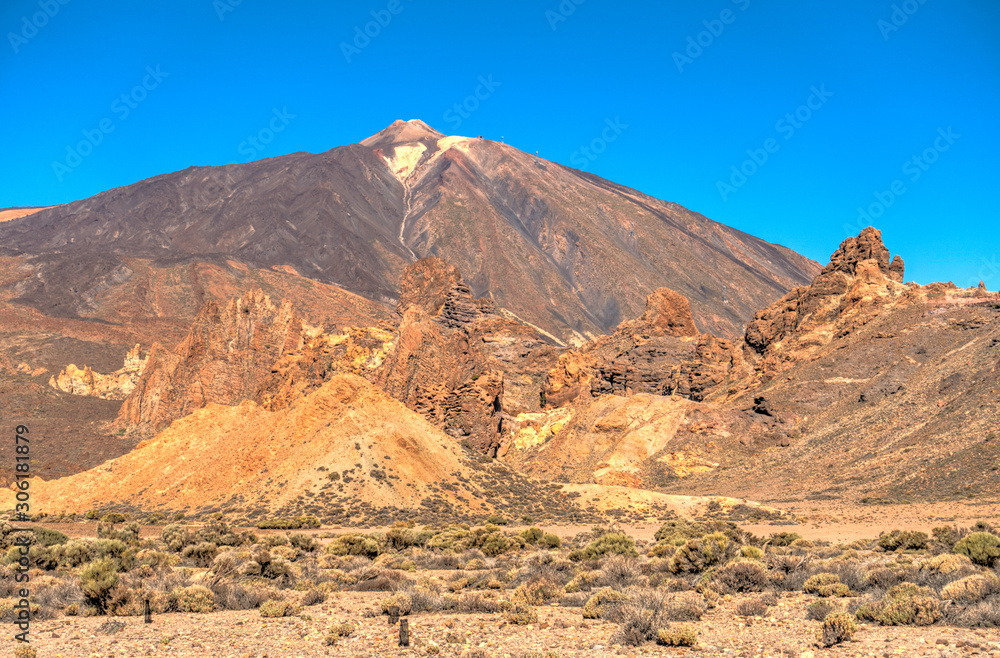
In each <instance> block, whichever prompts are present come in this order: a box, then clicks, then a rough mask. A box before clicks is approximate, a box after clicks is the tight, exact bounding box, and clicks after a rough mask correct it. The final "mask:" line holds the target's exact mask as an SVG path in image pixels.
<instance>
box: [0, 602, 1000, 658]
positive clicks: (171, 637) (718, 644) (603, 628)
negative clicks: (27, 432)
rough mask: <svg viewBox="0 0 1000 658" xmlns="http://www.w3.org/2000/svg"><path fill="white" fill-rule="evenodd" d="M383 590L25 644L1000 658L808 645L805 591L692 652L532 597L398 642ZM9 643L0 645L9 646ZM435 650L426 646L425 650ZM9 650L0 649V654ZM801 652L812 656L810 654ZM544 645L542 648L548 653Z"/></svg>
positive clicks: (58, 627) (724, 626)
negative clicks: (509, 618) (340, 630)
mask: <svg viewBox="0 0 1000 658" xmlns="http://www.w3.org/2000/svg"><path fill="white" fill-rule="evenodd" d="M385 596H387V594H385V593H362V592H346V593H342V594H339V595H334V597H332V598H331V599H330V600H328V601H327V602H326V603H324V604H321V605H318V606H312V607H309V608H305V609H304V612H303V615H302V616H300V617H289V618H283V619H264V618H262V617H261V616H260V614H259V613H258V612H257V611H256V610H251V611H243V612H217V613H211V614H201V615H197V614H164V615H156V616H155V617H154V619H153V623H152V624H144V623H143V621H142V618H141V617H123V618H118V619H117V621H121V622H124V624H125V625H124V627H123V628H122V629H121V630H118V631H116V632H112V633H110V634H108V633H107V632H106V631H102V630H101V626H102V625H103V624H105V623H106V622H107V621H108V619H107V618H105V617H91V618H76V617H64V618H61V619H57V620H52V621H44V622H36V623H35V624H34V625H33V626H32V645H33V646H34V647H35V648H36V649H37V650H38V655H39V657H40V658H48V657H50V656H61V657H63V658H98V657H99V658H112V657H115V658H138V657H140V656H218V657H223V656H239V657H253V658H263V657H265V656H266V657H268V658H279V657H280V658H290V657H292V656H345V657H355V656H357V657H362V656H365V657H367V656H376V657H383V656H427V655H440V656H450V657H458V656H461V655H462V654H463V653H464V652H466V651H469V650H470V649H475V648H481V649H483V650H485V651H486V652H488V653H487V654H486V655H488V656H492V657H494V658H501V657H508V658H515V657H528V656H531V657H533V658H534V657H538V658H542V657H544V656H545V655H546V652H547V651H552V652H555V655H556V656H559V658H567V657H574V658H577V657H579V658H583V657H586V656H636V657H637V656H682V655H693V656H796V657H797V658H801V657H808V656H810V655H813V656H925V655H926V656H992V657H1000V631H998V630H997V629H989V630H984V629H953V628H946V627H940V626H933V627H924V628H915V627H880V626H870V625H866V624H862V625H861V626H860V629H859V631H858V633H857V635H856V636H855V639H854V640H853V641H851V642H848V643H846V644H843V645H840V646H837V647H835V648H832V649H820V648H819V647H818V646H816V635H817V631H818V629H819V627H820V624H819V622H816V621H810V620H807V619H806V618H805V610H806V606H807V605H808V603H809V602H810V601H812V600H813V597H811V596H808V595H805V594H802V593H801V592H799V593H793V594H789V595H786V596H783V597H782V598H781V599H780V600H779V601H778V605H776V606H774V607H773V608H771V610H770V612H769V616H768V617H766V618H749V619H748V618H743V617H738V616H736V615H735V614H734V608H735V605H736V602H735V601H734V600H727V601H725V602H724V603H723V604H722V605H721V606H720V607H718V608H716V609H714V610H710V611H709V612H708V613H707V614H706V615H705V617H704V618H703V619H702V620H701V621H700V622H693V623H692V625H693V626H694V627H695V628H696V629H697V631H698V635H699V646H698V648H697V649H696V650H694V651H692V650H690V649H675V648H667V647H660V646H657V645H655V644H652V643H649V644H646V645H644V646H642V647H621V646H617V645H613V644H611V636H612V634H613V633H614V631H615V628H616V627H615V625H614V624H611V623H608V622H604V621H601V620H585V619H583V617H582V614H581V611H580V609H579V608H560V607H553V606H539V607H538V608H536V610H537V612H538V623H537V624H532V625H528V626H512V625H509V624H506V623H505V622H504V621H503V619H502V617H500V616H499V615H488V614H440V613H438V614H420V615H412V616H411V617H410V618H409V619H408V622H409V625H410V632H411V646H410V647H409V648H400V647H399V646H398V628H397V627H396V626H392V625H390V624H389V623H388V620H387V618H386V617H382V616H365V615H366V614H368V615H372V614H374V613H375V611H376V610H377V609H378V604H379V601H380V600H381V599H382V598H383V597H385ZM346 621H349V622H352V623H354V624H355V626H356V630H355V631H354V633H353V634H352V635H351V636H349V637H347V638H343V639H341V640H340V641H339V642H338V643H337V645H336V646H332V647H330V646H326V645H325V643H324V639H325V637H326V635H327V631H328V629H329V628H330V626H331V625H332V624H337V623H341V622H346ZM13 646H14V642H13V640H11V639H10V638H9V636H8V637H6V638H4V640H3V641H2V642H0V651H3V652H4V653H3V655H12V654H13V651H12V649H11V647H13ZM432 647H434V648H432ZM8 651H9V652H10V653H7V652H8ZM810 652H811V654H810ZM551 655H552V654H550V656H551Z"/></svg>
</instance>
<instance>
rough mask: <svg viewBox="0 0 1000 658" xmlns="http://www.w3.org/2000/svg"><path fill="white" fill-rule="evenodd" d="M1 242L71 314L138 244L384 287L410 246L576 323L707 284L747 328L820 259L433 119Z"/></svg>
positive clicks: (700, 315) (613, 321)
mask: <svg viewBox="0 0 1000 658" xmlns="http://www.w3.org/2000/svg"><path fill="white" fill-rule="evenodd" d="M0 251H2V253H6V254H8V255H21V254H24V255H28V256H32V257H33V260H32V263H33V265H34V266H35V267H36V268H37V269H36V272H35V275H34V276H33V277H31V279H30V280H27V281H24V282H22V284H20V287H19V289H18V291H17V293H18V296H17V299H18V300H19V301H21V302H22V303H25V304H28V305H30V306H33V307H35V308H37V309H39V310H40V311H42V312H43V313H45V314H46V315H50V316H58V317H76V316H80V315H86V314H87V311H88V309H92V308H93V307H94V299H95V298H97V297H98V296H99V295H101V294H106V291H108V290H109V289H114V288H116V287H118V286H121V285H124V284H125V282H126V281H127V280H128V279H129V278H130V277H131V276H132V272H131V269H130V268H129V267H128V266H127V264H126V262H125V258H126V257H128V258H139V259H147V260H150V261H152V263H153V264H154V265H157V266H159V265H163V264H180V263H187V262H207V263H215V264H218V265H224V262H225V261H226V260H232V261H236V262H239V263H243V264H246V265H249V266H251V267H256V268H274V267H280V268H283V269H285V270H286V271H287V269H288V268H294V270H295V272H296V273H298V274H299V275H301V276H304V277H308V278H311V279H315V280H318V281H322V282H327V283H335V284H337V285H340V286H342V287H343V288H345V289H346V290H348V291H351V292H354V293H357V294H360V295H362V296H364V297H367V298H368V299H371V300H374V301H377V302H382V303H385V302H391V301H393V300H394V299H395V298H396V296H397V295H398V273H399V272H400V271H402V269H403V266H404V265H405V264H406V263H408V262H413V261H415V260H416V259H417V258H418V257H423V256H428V255H435V256H440V257H442V258H444V259H446V260H448V261H449V262H451V263H453V264H455V265H456V266H458V267H459V268H460V269H461V271H462V272H464V273H465V275H466V278H467V280H468V281H469V283H470V286H471V287H472V290H473V292H474V293H475V294H476V295H486V294H489V295H492V296H493V298H494V299H495V301H496V302H497V303H498V304H499V305H501V306H503V307H505V308H507V309H509V310H511V311H513V312H514V313H516V314H517V315H518V316H520V317H521V318H523V319H524V320H526V321H528V322H531V323H533V324H535V325H537V326H539V327H541V328H542V329H544V330H546V331H548V332H551V333H553V334H555V335H556V336H558V337H560V338H561V339H563V340H572V339H577V340H579V339H580V338H582V337H584V336H588V335H594V334H598V333H604V332H607V331H609V330H611V329H613V328H614V327H615V326H617V324H618V323H619V321H620V320H621V319H622V318H625V317H632V316H635V315H637V314H638V313H639V312H641V310H642V307H643V303H644V300H645V297H646V295H647V294H648V293H649V292H651V291H652V290H653V289H655V288H658V287H661V286H667V287H670V288H672V289H674V290H677V291H678V292H680V293H682V294H684V295H685V296H687V297H688V298H689V299H690V300H691V303H692V308H693V311H694V315H695V318H696V320H697V321H698V322H699V325H700V326H701V328H702V329H703V330H707V331H714V332H716V333H721V334H725V335H730V336H735V335H739V334H740V333H741V332H742V325H743V324H744V323H745V322H746V321H747V320H749V319H750V318H751V317H752V315H753V313H754V311H756V309H758V308H761V307H763V306H766V305H767V304H769V303H771V302H773V301H774V300H776V299H778V298H779V297H781V296H782V295H783V294H784V293H785V292H787V291H788V290H790V289H791V288H793V287H795V286H797V285H801V284H803V283H806V282H808V281H810V280H811V279H812V277H813V276H814V275H815V274H816V273H817V272H818V270H819V267H818V265H817V264H816V263H814V262H813V261H810V260H808V259H806V258H804V257H802V256H800V255H798V254H796V253H794V252H792V251H790V250H788V249H785V248H783V247H778V246H775V245H771V244H768V243H765V242H763V241H761V240H758V239H756V238H753V237H751V236H749V235H746V234H743V233H741V232H739V231H736V230H733V229H731V228H728V227H725V226H723V225H721V224H718V223H716V222H713V221H711V220H709V219H706V218H705V217H703V216H701V215H698V214H696V213H692V212H690V211H688V210H686V209H684V208H682V207H680V206H677V205H675V204H671V203H666V202H663V201H659V200H657V199H653V198H651V197H648V196H645V195H643V194H640V193H639V192H636V191H635V190H631V189H628V188H625V187H622V186H619V185H616V184H614V183H610V182H608V181H605V180H602V179H600V178H598V177H596V176H593V175H590V174H586V173H583V172H579V171H575V170H571V169H568V168H566V167H563V166H560V165H557V164H554V163H551V162H546V161H544V160H540V159H538V158H536V157H534V156H529V155H527V154H525V153H522V152H520V151H518V150H517V149H514V148H512V147H510V146H505V145H502V144H497V143H495V142H491V141H488V140H477V139H467V138H455V137H445V136H444V135H442V134H441V133H438V132H436V131H434V130H432V129H431V128H429V127H428V126H427V125H426V124H423V123H422V122H419V121H410V122H402V121H398V122H396V123H394V124H393V125H392V126H390V127H389V128H387V129H386V130H384V131H382V132H380V133H378V134H377V135H374V136H372V137H370V138H368V139H366V140H364V142H362V143H361V144H353V145H350V146H344V147H340V148H336V149H333V150H331V151H328V152H326V153H321V154H317V155H313V154H307V153H296V154H292V155H287V156H283V157H279V158H273V159H269V160H262V161H260V162H253V163H248V164H239V165H229V166H225V167H215V168H212V167H200V168H189V169H186V170H183V171H180V172H176V173H173V174H167V175H164V176H158V177H156V178H151V179H148V180H145V181H141V182H139V183H136V184H134V185H130V186H127V187H123V188H118V189H114V190H109V191H107V192H103V193H101V194H98V195H97V196H94V197H92V198H90V199H85V200H82V201H78V202H75V203H71V204H67V205H64V206H59V207H56V208H50V209H47V210H42V211H40V212H37V213H35V214H33V215H31V216H30V217H26V218H23V219H18V220H13V221H11V222H5V223H3V224H0ZM67 281H72V282H73V284H72V285H66V282H67ZM724 285H725V286H728V303H724V301H723V286H724Z"/></svg>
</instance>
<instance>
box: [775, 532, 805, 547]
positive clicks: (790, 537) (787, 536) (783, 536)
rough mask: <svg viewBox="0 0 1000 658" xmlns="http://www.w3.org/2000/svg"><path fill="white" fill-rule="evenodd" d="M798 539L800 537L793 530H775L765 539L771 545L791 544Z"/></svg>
mask: <svg viewBox="0 0 1000 658" xmlns="http://www.w3.org/2000/svg"><path fill="white" fill-rule="evenodd" d="M799 539H802V537H800V536H799V535H798V534H797V533H794V532H775V533H773V534H772V535H771V536H770V537H769V538H768V540H767V541H768V543H769V544H771V546H791V545H792V544H794V543H795V542H796V541H798V540H799Z"/></svg>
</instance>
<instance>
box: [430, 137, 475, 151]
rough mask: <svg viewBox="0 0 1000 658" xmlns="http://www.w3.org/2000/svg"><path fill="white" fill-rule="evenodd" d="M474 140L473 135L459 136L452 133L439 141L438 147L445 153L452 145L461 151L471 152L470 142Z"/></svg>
mask: <svg viewBox="0 0 1000 658" xmlns="http://www.w3.org/2000/svg"><path fill="white" fill-rule="evenodd" d="M471 141H472V138H471V137H459V136H458V135H451V136H449V137H445V138H443V139H439V140H438V141H437V147H438V149H440V150H441V152H442V153H443V152H444V151H447V150H448V149H450V148H451V147H452V146H456V147H458V150H459V151H462V152H463V153H468V152H469V142H471Z"/></svg>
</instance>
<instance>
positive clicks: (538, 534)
mask: <svg viewBox="0 0 1000 658" xmlns="http://www.w3.org/2000/svg"><path fill="white" fill-rule="evenodd" d="M543 536H545V533H544V532H542V530H541V528H527V529H526V530H522V531H521V537H522V538H523V539H524V543H526V544H537V543H538V542H540V541H541V540H542V537H543Z"/></svg>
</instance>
